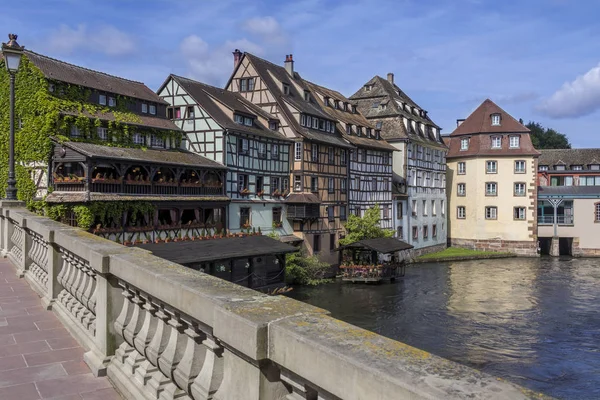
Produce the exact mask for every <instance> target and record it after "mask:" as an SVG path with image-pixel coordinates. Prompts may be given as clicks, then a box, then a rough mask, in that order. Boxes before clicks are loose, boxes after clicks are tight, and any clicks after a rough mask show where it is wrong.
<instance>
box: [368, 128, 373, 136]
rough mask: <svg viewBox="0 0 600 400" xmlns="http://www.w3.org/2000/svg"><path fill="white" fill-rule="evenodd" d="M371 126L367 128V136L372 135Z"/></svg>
mask: <svg viewBox="0 0 600 400" xmlns="http://www.w3.org/2000/svg"><path fill="white" fill-rule="evenodd" d="M371 132H372V131H371V128H367V137H371Z"/></svg>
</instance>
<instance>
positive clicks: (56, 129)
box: [0, 56, 181, 205]
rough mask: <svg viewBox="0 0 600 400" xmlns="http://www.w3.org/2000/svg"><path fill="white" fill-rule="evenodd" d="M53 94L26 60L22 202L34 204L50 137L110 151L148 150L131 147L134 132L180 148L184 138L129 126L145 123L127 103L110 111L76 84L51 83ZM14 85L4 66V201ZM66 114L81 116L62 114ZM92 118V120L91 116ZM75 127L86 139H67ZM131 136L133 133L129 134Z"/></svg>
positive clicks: (0, 113) (21, 101) (18, 154)
mask: <svg viewBox="0 0 600 400" xmlns="http://www.w3.org/2000/svg"><path fill="white" fill-rule="evenodd" d="M52 83H53V84H54V91H53V92H50V90H49V89H48V87H49V84H50V82H49V81H48V80H47V79H46V78H45V77H44V75H43V74H42V72H41V71H40V70H39V69H38V68H37V67H36V66H35V65H33V63H31V62H30V61H29V60H28V59H27V57H26V56H23V58H22V60H21V65H20V67H19V72H18V73H17V76H16V83H15V160H16V175H17V189H18V193H17V195H18V198H19V200H23V201H26V202H27V203H28V205H31V202H32V200H33V197H34V196H35V193H36V191H37V188H36V185H35V183H34V182H33V180H32V179H31V170H30V168H28V166H29V165H31V164H32V163H36V162H37V163H40V162H41V163H48V162H49V161H50V158H51V149H52V142H51V139H50V138H51V137H55V138H57V139H58V140H73V141H86V142H92V143H98V144H102V145H105V146H119V147H143V146H140V145H135V144H133V142H132V138H131V136H132V135H131V133H133V131H135V132H139V133H141V134H144V135H146V134H153V135H156V136H157V137H160V138H163V139H166V138H170V139H171V143H175V145H176V146H179V143H180V141H181V133H180V132H178V131H168V130H161V129H154V128H145V127H138V126H134V127H132V126H130V124H138V123H140V122H141V118H140V117H139V116H138V115H136V114H135V113H133V112H131V111H129V110H128V107H127V106H128V101H131V100H129V99H127V98H124V97H120V96H117V106H116V107H110V108H109V107H107V106H101V105H99V104H92V103H89V102H88V99H89V97H90V93H91V92H90V90H89V89H86V88H82V87H79V86H76V85H69V84H66V83H61V82H52ZM9 85H10V80H9V75H8V72H7V71H6V68H5V67H4V61H0V197H4V196H5V191H6V186H7V180H8V149H9V124H10V108H9V107H10V105H9V101H10V98H9V88H10V86H9ZM61 112H69V113H75V114H77V115H66V116H63V115H61ZM101 113H111V114H112V115H113V116H114V119H115V120H114V121H101V120H100V119H98V118H95V117H93V116H95V115H98V114H101ZM90 116H92V117H90ZM71 125H76V126H77V127H78V128H79V129H80V131H81V137H79V138H70V137H68V135H69V131H70V126H71ZM100 126H103V127H107V128H108V135H109V137H108V140H107V141H103V140H101V139H100V138H98V137H97V135H96V128H97V127H100ZM130 131H131V132H130Z"/></svg>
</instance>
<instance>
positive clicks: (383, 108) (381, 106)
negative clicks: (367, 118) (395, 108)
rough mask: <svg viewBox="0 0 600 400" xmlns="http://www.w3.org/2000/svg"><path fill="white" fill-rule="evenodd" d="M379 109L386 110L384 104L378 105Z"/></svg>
mask: <svg viewBox="0 0 600 400" xmlns="http://www.w3.org/2000/svg"><path fill="white" fill-rule="evenodd" d="M379 109H380V110H386V109H387V104H385V103H382V104H380V105H379Z"/></svg>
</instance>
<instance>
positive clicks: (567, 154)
mask: <svg viewBox="0 0 600 400" xmlns="http://www.w3.org/2000/svg"><path fill="white" fill-rule="evenodd" d="M540 152H541V155H540V158H539V162H538V172H537V174H538V185H539V186H538V205H537V218H538V220H537V221H538V236H539V240H540V250H541V252H542V254H551V255H554V256H558V255H563V254H564V255H571V256H575V257H588V256H600V241H599V240H598V236H599V235H600V149H560V150H541V151H540Z"/></svg>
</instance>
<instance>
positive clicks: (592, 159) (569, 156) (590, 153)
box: [538, 149, 600, 168]
mask: <svg viewBox="0 0 600 400" xmlns="http://www.w3.org/2000/svg"><path fill="white" fill-rule="evenodd" d="M540 153H541V155H540V158H539V161H538V164H539V165H557V164H559V163H561V161H562V163H564V164H566V165H568V166H572V165H582V166H583V168H589V165H590V164H600V149H552V150H540Z"/></svg>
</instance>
